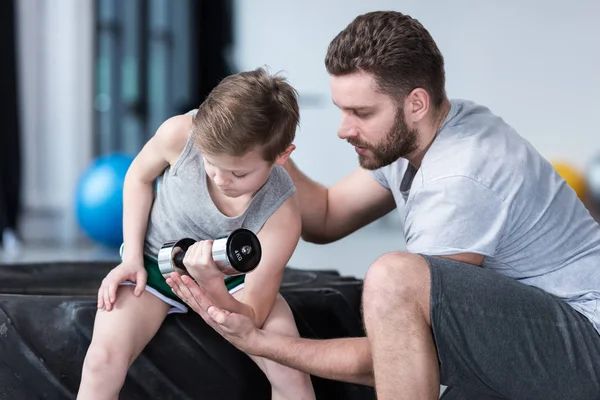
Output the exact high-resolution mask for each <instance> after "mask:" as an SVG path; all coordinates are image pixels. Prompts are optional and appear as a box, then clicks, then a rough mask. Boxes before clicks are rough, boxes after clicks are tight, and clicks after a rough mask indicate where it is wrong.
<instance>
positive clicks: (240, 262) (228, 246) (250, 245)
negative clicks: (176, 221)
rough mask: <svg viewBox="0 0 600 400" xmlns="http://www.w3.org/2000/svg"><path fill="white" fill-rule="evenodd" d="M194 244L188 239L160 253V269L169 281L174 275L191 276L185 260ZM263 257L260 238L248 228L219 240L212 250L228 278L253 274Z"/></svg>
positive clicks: (165, 246) (162, 248)
mask: <svg viewBox="0 0 600 400" xmlns="http://www.w3.org/2000/svg"><path fill="white" fill-rule="evenodd" d="M194 243H196V241H195V240H194V239H190V238H184V239H179V240H173V241H170V242H166V243H165V244H163V246H162V247H161V248H160V250H159V251H158V268H159V270H160V273H161V274H162V275H163V276H164V277H165V278H166V277H167V276H168V275H169V274H170V273H171V272H178V273H180V274H186V275H189V274H188V272H187V270H186V268H185V266H184V265H183V258H184V257H185V252H186V251H187V249H188V248H189V247H190V246H191V245H193V244H194ZM261 255H262V249H261V246H260V242H259V241H258V237H256V235H255V234H254V233H253V232H252V231H250V230H248V229H244V228H239V229H236V230H234V231H233V232H231V233H230V234H229V235H227V236H226V237H222V238H219V239H216V240H215V241H214V242H213V246H212V258H213V261H214V262H215V265H216V266H217V268H218V269H219V271H221V272H222V273H223V274H224V275H242V274H246V273H248V272H250V271H252V270H253V269H254V268H256V266H257V265H258V263H259V262H260V258H261Z"/></svg>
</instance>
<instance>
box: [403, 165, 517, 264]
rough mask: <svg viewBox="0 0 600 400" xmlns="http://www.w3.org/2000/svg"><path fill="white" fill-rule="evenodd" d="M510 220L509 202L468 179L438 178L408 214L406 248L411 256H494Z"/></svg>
mask: <svg viewBox="0 0 600 400" xmlns="http://www.w3.org/2000/svg"><path fill="white" fill-rule="evenodd" d="M507 218H508V211H507V206H506V203H505V202H504V201H503V200H502V199H501V198H500V197H499V196H498V195H497V194H496V193H495V192H493V191H492V190H491V189H489V188H488V187H486V186H484V185H483V184H481V183H479V182H477V181H474V180H472V179H470V178H467V177H462V176H460V177H449V178H443V179H438V180H436V181H434V182H431V183H428V184H426V185H424V186H423V187H421V188H420V189H419V190H418V192H416V193H415V195H414V198H413V199H412V202H411V204H409V210H408V212H407V214H406V222H405V232H406V247H407V250H408V251H409V252H411V253H421V254H427V255H449V254H457V253H476V254H482V255H484V256H493V255H494V254H495V252H496V248H497V247H498V244H499V242H500V240H502V237H503V230H504V226H505V222H506V220H507Z"/></svg>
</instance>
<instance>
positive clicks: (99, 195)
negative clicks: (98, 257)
mask: <svg viewBox="0 0 600 400" xmlns="http://www.w3.org/2000/svg"><path fill="white" fill-rule="evenodd" d="M132 161H133V157H131V156H129V155H127V154H123V153H111V154H108V155H105V156H101V157H99V158H97V159H96V160H95V161H94V162H93V163H92V165H90V166H89V167H88V168H87V169H86V170H85V171H84V173H83V174H82V176H81V178H80V179H79V182H78V183H77V189H76V194H75V204H76V213H77V222H78V223H79V226H80V227H81V229H82V230H83V231H84V232H85V233H86V234H87V235H88V236H89V238H90V239H92V240H93V241H95V242H97V243H100V244H103V245H105V246H108V247H118V246H119V245H120V244H121V243H122V242H123V184H124V182H125V175H126V174H127V170H128V169H129V166H130V165H131V162H132Z"/></svg>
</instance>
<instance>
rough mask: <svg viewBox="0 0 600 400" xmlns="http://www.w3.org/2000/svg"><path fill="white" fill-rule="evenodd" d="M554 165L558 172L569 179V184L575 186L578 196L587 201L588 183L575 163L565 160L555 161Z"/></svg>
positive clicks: (566, 179) (565, 178)
mask: <svg viewBox="0 0 600 400" xmlns="http://www.w3.org/2000/svg"><path fill="white" fill-rule="evenodd" d="M552 166H553V167H554V169H555V170H556V172H558V174H559V175H560V176H561V177H562V178H563V179H564V180H565V181H567V184H568V185H569V186H571V188H573V190H574V191H575V193H577V197H579V199H580V200H582V201H585V200H586V197H587V184H586V181H585V176H584V175H583V173H582V172H581V171H579V170H578V169H577V168H575V167H574V166H573V165H571V164H569V163H567V162H564V161H557V162H553V163H552Z"/></svg>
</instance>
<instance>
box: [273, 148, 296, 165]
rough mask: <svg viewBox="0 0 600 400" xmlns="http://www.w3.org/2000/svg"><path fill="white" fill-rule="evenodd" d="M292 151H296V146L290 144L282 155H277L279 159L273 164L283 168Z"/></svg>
mask: <svg viewBox="0 0 600 400" xmlns="http://www.w3.org/2000/svg"><path fill="white" fill-rule="evenodd" d="M294 150H296V145H294V144H290V145H289V146H288V148H287V149H285V151H284V152H283V153H281V154H280V155H279V157H277V159H276V160H275V164H278V165H281V166H283V165H284V164H285V163H286V162H287V160H288V159H289V158H290V155H291V154H292V152H293V151H294Z"/></svg>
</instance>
